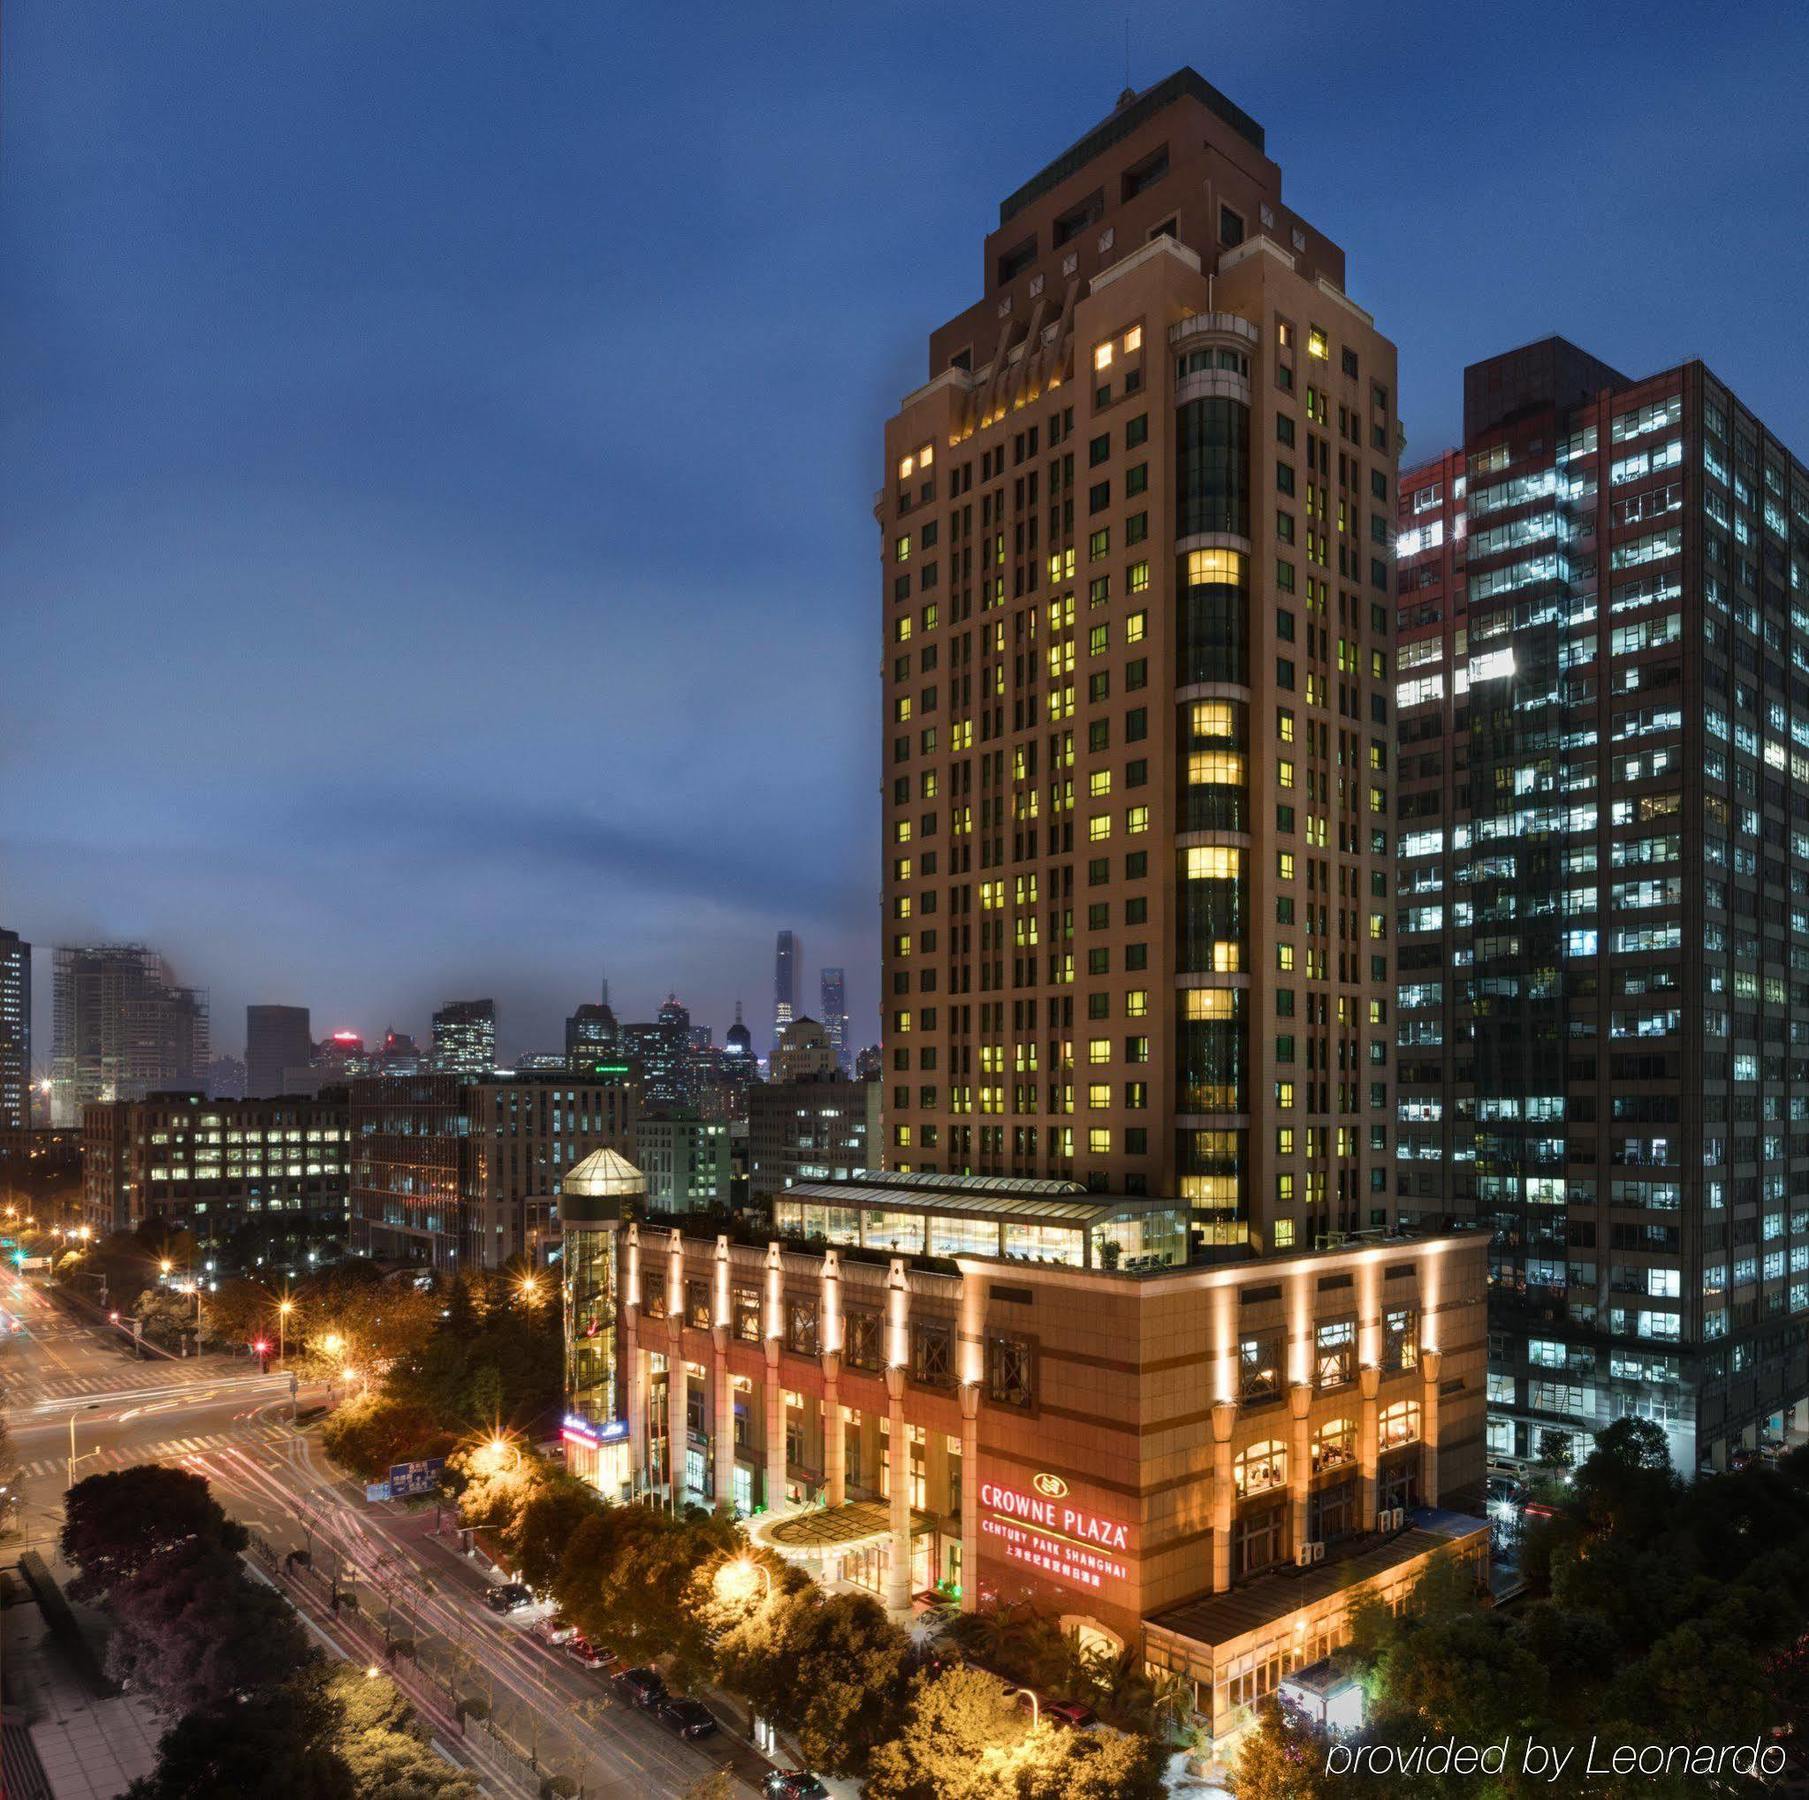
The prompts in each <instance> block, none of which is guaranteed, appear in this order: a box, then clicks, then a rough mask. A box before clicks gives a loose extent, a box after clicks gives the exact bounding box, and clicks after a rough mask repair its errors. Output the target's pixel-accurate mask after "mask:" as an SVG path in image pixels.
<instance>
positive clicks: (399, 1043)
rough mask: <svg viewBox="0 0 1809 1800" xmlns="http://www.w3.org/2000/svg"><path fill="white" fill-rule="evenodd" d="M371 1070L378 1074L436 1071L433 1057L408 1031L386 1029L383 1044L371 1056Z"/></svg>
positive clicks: (427, 1073)
mask: <svg viewBox="0 0 1809 1800" xmlns="http://www.w3.org/2000/svg"><path fill="white" fill-rule="evenodd" d="M366 1060H367V1062H368V1064H369V1072H370V1073H372V1074H377V1075H430V1074H434V1073H436V1071H435V1069H434V1067H433V1058H432V1057H431V1056H430V1055H428V1054H427V1053H426V1052H424V1051H423V1050H422V1048H421V1046H420V1045H419V1044H417V1043H416V1042H415V1040H414V1038H413V1037H412V1036H411V1035H410V1034H409V1033H408V1032H406V1031H396V1030H394V1029H391V1030H388V1031H385V1032H384V1034H383V1043H382V1046H381V1047H380V1048H379V1049H378V1050H377V1051H376V1052H375V1053H374V1054H373V1055H371V1056H370V1057H368V1058H367V1059H366Z"/></svg>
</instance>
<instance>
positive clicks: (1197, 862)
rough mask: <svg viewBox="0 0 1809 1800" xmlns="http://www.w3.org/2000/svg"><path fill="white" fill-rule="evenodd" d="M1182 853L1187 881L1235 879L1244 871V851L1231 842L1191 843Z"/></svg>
mask: <svg viewBox="0 0 1809 1800" xmlns="http://www.w3.org/2000/svg"><path fill="white" fill-rule="evenodd" d="M1183 854H1184V856H1185V858H1186V867H1185V874H1186V879H1187V880H1189V881H1235V880H1237V878H1238V877H1239V876H1240V875H1242V874H1243V872H1244V853H1243V851H1241V850H1240V849H1238V848H1237V847H1236V846H1235V845H1232V844H1192V845H1189V847H1188V848H1187V850H1186V851H1185V852H1183Z"/></svg>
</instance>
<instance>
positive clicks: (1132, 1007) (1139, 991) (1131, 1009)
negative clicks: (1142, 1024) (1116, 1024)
mask: <svg viewBox="0 0 1809 1800" xmlns="http://www.w3.org/2000/svg"><path fill="white" fill-rule="evenodd" d="M1124 1014H1125V1017H1126V1018H1127V1019H1147V1018H1148V1017H1149V989H1148V988H1132V989H1131V990H1130V992H1129V993H1127V994H1126V995H1125V997H1124Z"/></svg>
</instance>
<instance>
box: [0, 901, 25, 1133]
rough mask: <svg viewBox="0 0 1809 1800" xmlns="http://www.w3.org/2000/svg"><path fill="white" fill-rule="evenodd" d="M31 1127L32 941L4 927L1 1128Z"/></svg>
mask: <svg viewBox="0 0 1809 1800" xmlns="http://www.w3.org/2000/svg"><path fill="white" fill-rule="evenodd" d="M30 1128H31V945H29V944H28V943H26V941H25V940H24V939H23V938H22V937H20V936H19V934H18V933H17V932H16V931H4V930H0V1131H28V1130H29V1129H30Z"/></svg>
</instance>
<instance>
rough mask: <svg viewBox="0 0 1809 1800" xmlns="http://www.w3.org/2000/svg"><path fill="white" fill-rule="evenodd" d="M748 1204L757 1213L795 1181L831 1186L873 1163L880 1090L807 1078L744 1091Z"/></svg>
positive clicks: (837, 1079)
mask: <svg viewBox="0 0 1809 1800" xmlns="http://www.w3.org/2000/svg"><path fill="white" fill-rule="evenodd" d="M747 1107H748V1111H747V1137H748V1197H749V1199H750V1200H752V1201H753V1202H754V1203H755V1204H756V1205H759V1204H761V1203H763V1202H768V1201H770V1200H771V1199H772V1198H773V1196H774V1195H776V1194H782V1193H784V1191H785V1190H786V1189H787V1188H790V1187H795V1186H796V1185H797V1184H798V1183H799V1182H800V1181H831V1180H834V1179H836V1178H837V1177H841V1176H848V1175H853V1174H854V1173H856V1171H858V1170H861V1169H869V1168H872V1167H873V1166H874V1165H875V1164H876V1163H877V1162H878V1160H879V1158H878V1148H879V1134H880V1086H879V1083H878V1082H876V1081H844V1080H843V1079H842V1077H841V1076H839V1075H811V1076H805V1077H802V1078H801V1079H799V1080H797V1081H767V1082H756V1083H755V1084H754V1085H753V1086H752V1087H750V1088H749V1089H748V1090H747Z"/></svg>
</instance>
